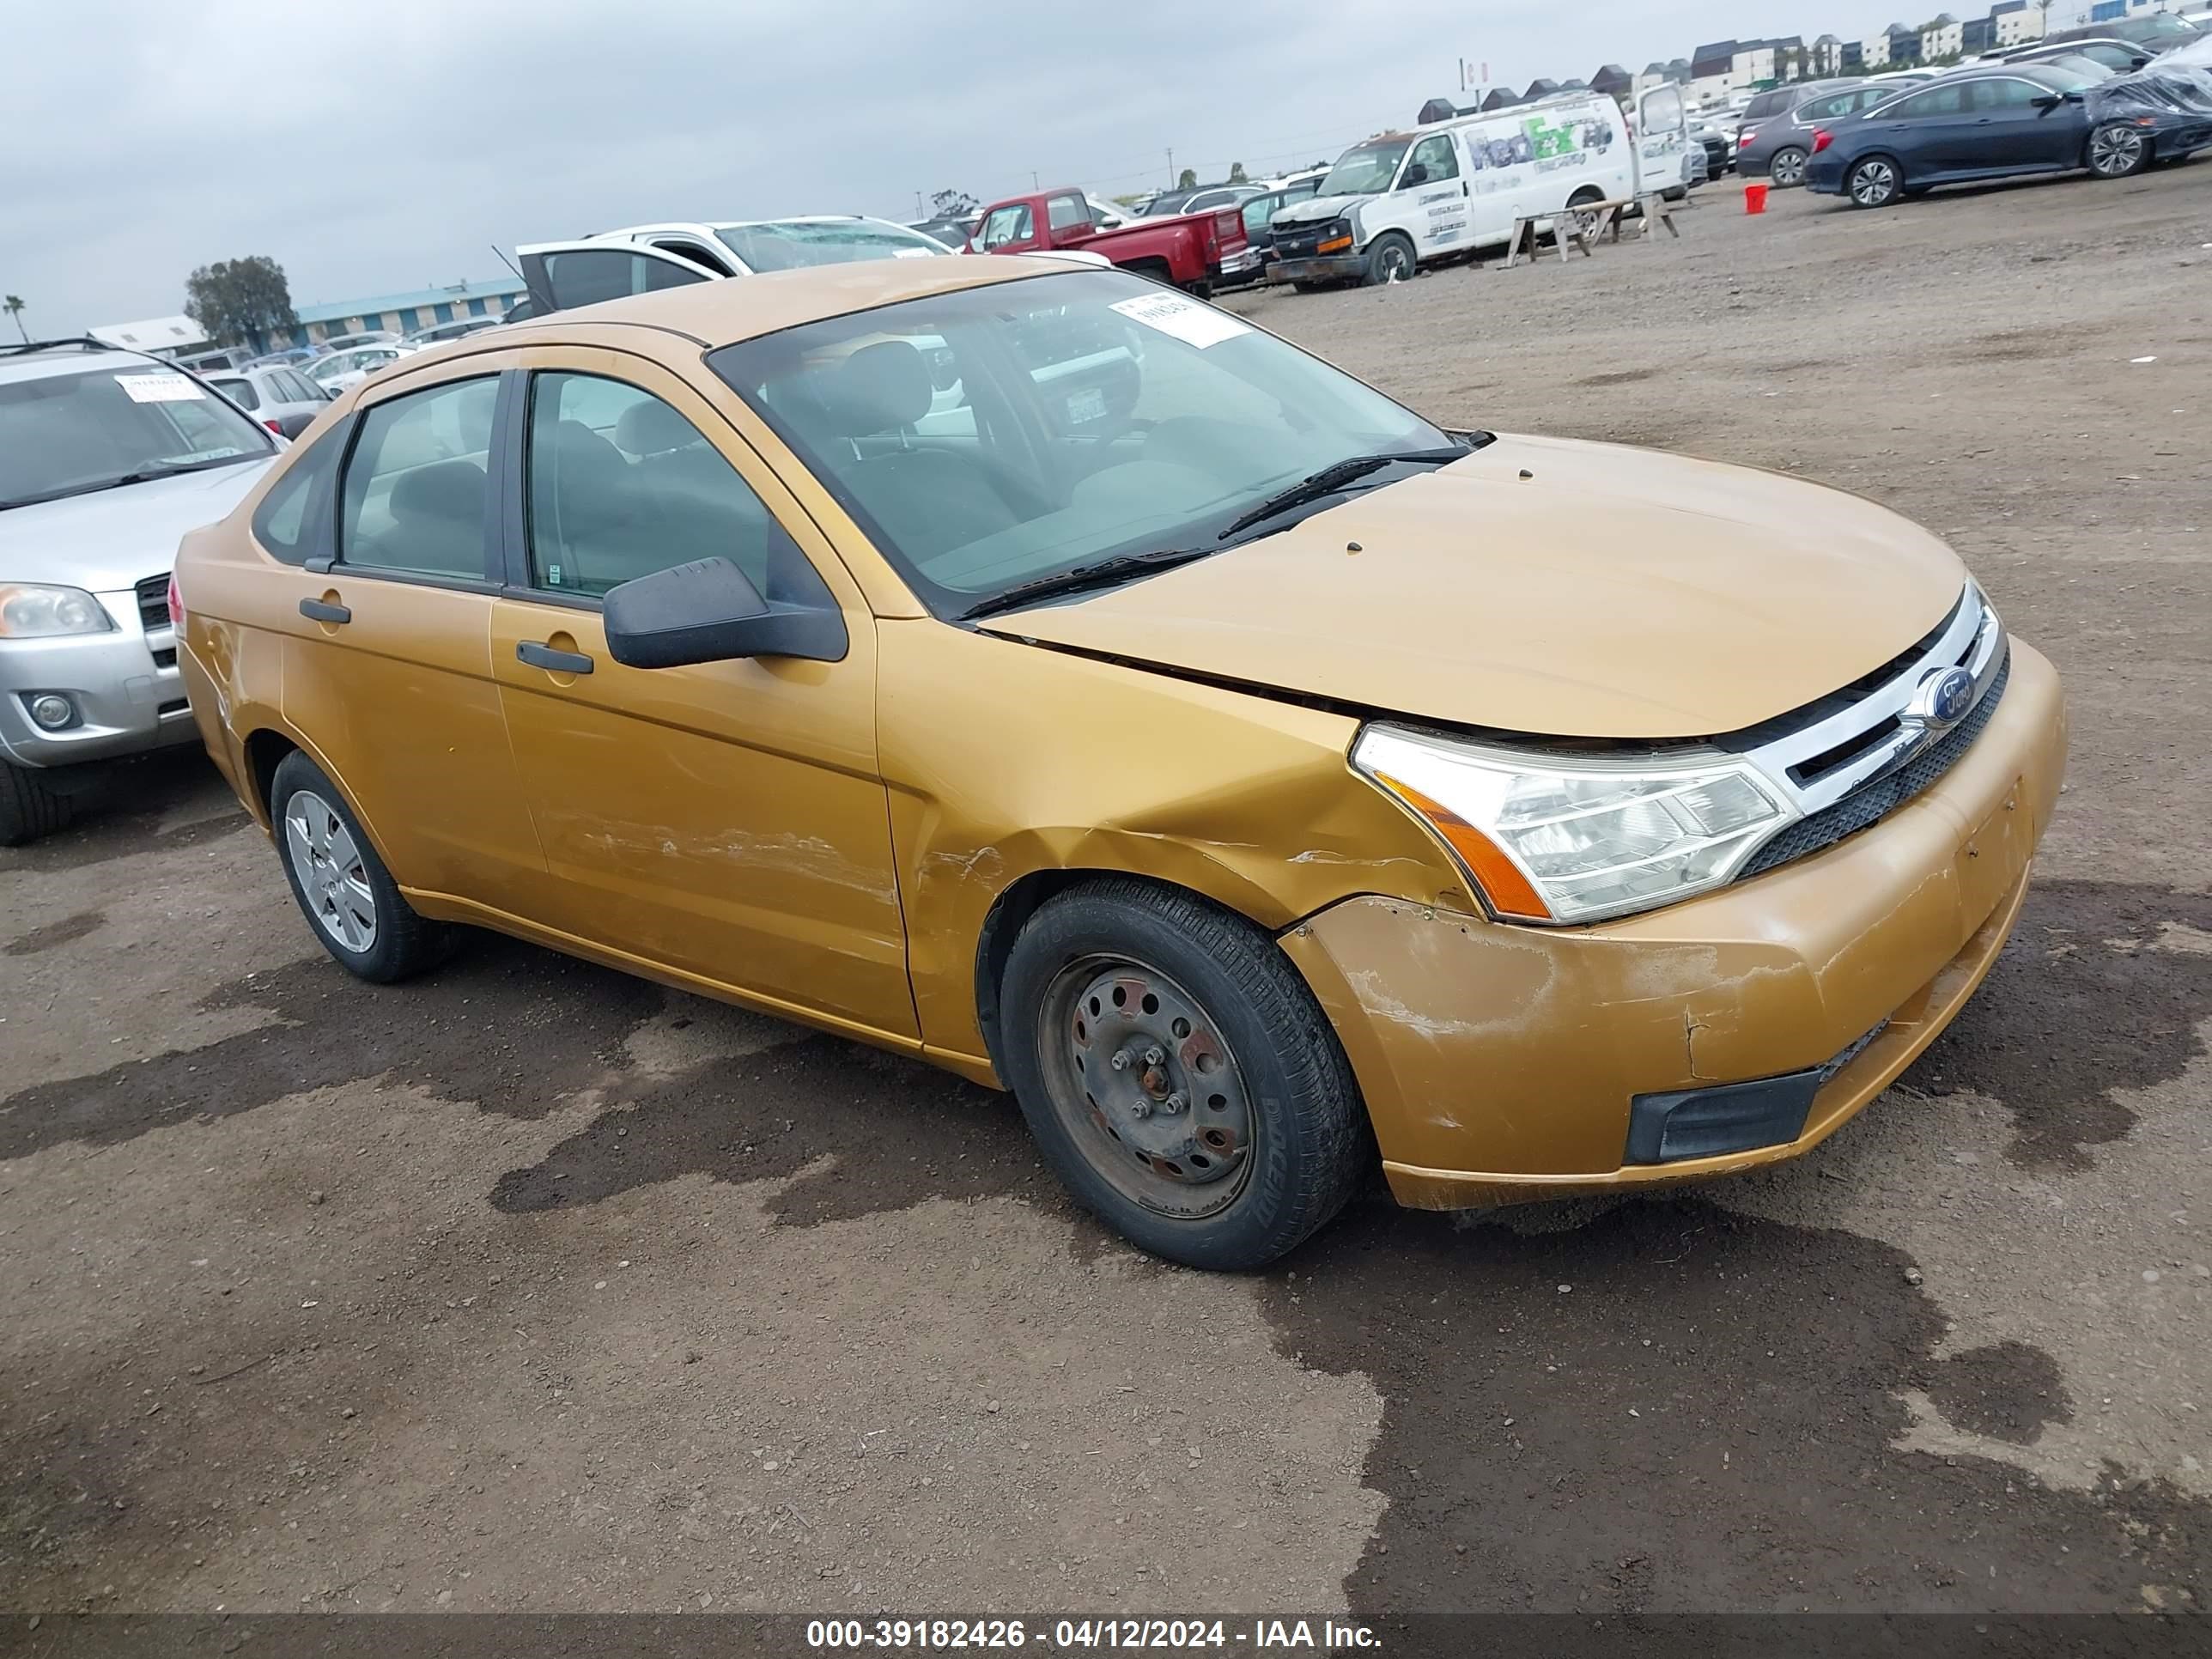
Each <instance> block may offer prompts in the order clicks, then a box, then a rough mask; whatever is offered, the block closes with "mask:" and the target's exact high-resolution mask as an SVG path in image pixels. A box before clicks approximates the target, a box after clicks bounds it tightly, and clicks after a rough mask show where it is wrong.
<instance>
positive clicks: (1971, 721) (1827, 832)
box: [1736, 652, 2012, 881]
mask: <svg viewBox="0 0 2212 1659" xmlns="http://www.w3.org/2000/svg"><path fill="white" fill-rule="evenodd" d="M2011 677H2012V656H2011V653H2009V652H2008V653H2006V655H2005V659H2004V661H2003V662H2002V664H2000V665H1998V668H1997V673H1996V678H1995V679H1994V680H1992V681H1990V689H1989V690H1987V691H1985V692H1984V693H1983V694H1982V700H1981V701H1980V702H1978V703H1976V704H1975V705H1974V708H1973V712H1972V714H1968V715H1967V716H1966V719H1965V720H1961V721H1960V722H1959V724H1958V725H1956V726H1953V727H1952V728H1951V729H1950V731H1948V732H1945V733H1944V734H1943V736H1942V738H1938V739H1937V740H1936V742H1935V743H1934V744H1931V745H1930V746H1929V747H1928V748H1926V749H1923V750H1921V751H1920V753H1919V754H1917V755H1916V756H1914V757H1912V758H1911V760H1909V761H1907V762H1906V763H1905V764H1904V765H1902V766H1900V767H1899V768H1898V769H1896V770H1895V771H1893V772H1888V773H1885V774H1883V775H1881V776H1880V777H1877V778H1875V779H1872V780H1871V781H1868V782H1866V783H1863V784H1861V785H1860V786H1859V787H1857V788H1856V789H1854V790H1853V791H1851V793H1850V794H1848V795H1845V796H1844V798H1843V799H1841V800H1839V801H1838V802H1837V803H1836V804H1835V805H1833V806H1831V807H1828V808H1826V810H1824V811H1819V812H1815V813H1814V814H1813V816H1812V817H1808V818H1804V819H1801V820H1800V821H1799V822H1797V823H1793V824H1791V825H1790V828H1788V829H1784V831H1783V832H1782V833H1781V834H1780V835H1778V836H1776V837H1775V838H1774V839H1773V840H1772V841H1770V842H1767V843H1766V845H1765V846H1764V847H1762V848H1759V851H1758V852H1756V853H1754V854H1752V858H1751V862H1750V863H1748V864H1747V865H1745V866H1744V867H1743V869H1742V871H1741V872H1740V873H1739V875H1738V876H1737V878H1736V879H1738V880H1739V881H1742V880H1747V879H1748V878H1751V877H1753V876H1756V875H1762V874H1764V873H1765V872H1767V871H1769V870H1772V869H1775V868H1777V867H1778V866H1782V865H1784V864H1788V863H1790V862H1792V861H1793V860H1797V859H1802V858H1804V857H1806V856H1808V854H1814V853H1818V852H1820V851H1822V850H1823V849H1825V848H1830V847H1833V846H1834V845H1835V844H1836V843H1837V842H1839V841H1843V840H1844V839H1845V838H1846V837H1848V836H1856V835H1857V834H1858V832H1859V831H1860V830H1862V829H1871V828H1872V827H1873V826H1874V825H1875V824H1877V823H1881V821H1882V819H1884V818H1886V817H1888V816H1889V815H1890V814H1891V813H1892V812H1894V811H1896V810H1897V809H1898V808H1899V807H1900V806H1902V805H1905V802H1907V801H1909V800H1911V799H1912V798H1913V797H1914V796H1915V795H1917V794H1918V793H1920V792H1921V791H1922V790H1923V789H1925V788H1927V787H1928V786H1929V785H1930V784H1932V783H1934V782H1935V781H1936V779H1938V778H1940V777H1942V775H1944V774H1945V773H1946V772H1948V771H1949V770H1950V769H1952V768H1953V767H1954V766H1955V765H1957V764H1958V762H1959V757H1960V756H1961V755H1963V754H1965V753H1966V750H1968V749H1970V748H1972V746H1973V743H1974V739H1975V738H1978V737H1979V736H1981V735H1982V731H1983V728H1984V727H1985V726H1988V725H1989V723H1990V718H1991V717H1992V716H1993V715H1995V714H1996V712H1997V703H1998V702H1999V701H2000V700H2001V699H2002V697H2003V696H2004V692H2005V683H2006V681H2007V680H2008V679H2010V678H2011Z"/></svg>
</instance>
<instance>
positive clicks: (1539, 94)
mask: <svg viewBox="0 0 2212 1659" xmlns="http://www.w3.org/2000/svg"><path fill="white" fill-rule="evenodd" d="M1558 90H1559V82H1557V81H1547V80H1546V79H1544V77H1543V76H1541V75H1540V76H1537V77H1536V78H1535V79H1534V80H1533V81H1531V82H1529V83H1528V91H1526V92H1524V93H1522V94H1521V100H1522V102H1523V103H1527V104H1533V103H1534V102H1535V101H1536V100H1538V99H1539V98H1549V97H1550V96H1551V95H1552V94H1553V93H1555V92H1557V91H1558Z"/></svg>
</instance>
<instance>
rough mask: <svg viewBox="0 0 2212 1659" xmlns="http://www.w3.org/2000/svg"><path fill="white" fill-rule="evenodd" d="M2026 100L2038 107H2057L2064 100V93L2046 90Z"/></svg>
mask: <svg viewBox="0 0 2212 1659" xmlns="http://www.w3.org/2000/svg"><path fill="white" fill-rule="evenodd" d="M2028 101H2029V102H2030V103H2032V104H2033V105H2034V106H2036V108H2038V109H2057V107H2058V106H2060V105H2061V104H2063V103H2064V102H2065V101H2066V95H2065V94H2063V93H2058V92H2046V93H2045V94H2043V95H2042V96H2041V97H2040V98H2032V99H2030V100H2028Z"/></svg>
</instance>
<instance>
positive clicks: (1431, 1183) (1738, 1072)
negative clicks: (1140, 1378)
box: [1282, 640, 2066, 1209]
mask: <svg viewBox="0 0 2212 1659" xmlns="http://www.w3.org/2000/svg"><path fill="white" fill-rule="evenodd" d="M2012 649H2013V669H2012V681H2011V684H2010V687H2009V688H2008V691H2007V694H2006V696H2005V700H2004V702H2003V703H2002V706H2001V707H2000V708H1998V710H1997V712H1996V716H1995V717H1994V718H1993V719H1992V720H1990V724H1989V726H1988V728H1987V729H1986V730H1985V731H1984V732H1983V733H1982V735H1981V737H1980V738H1979V739H1978V741H1977V742H1976V743H1975V744H1973V746H1972V748H1971V749H1969V750H1967V751H1966V755H1965V756H1964V757H1962V758H1961V759H1960V761H1959V762H1958V763H1957V764H1956V765H1954V767H1952V769H1950V770H1949V771H1948V773H1946V774H1945V775H1943V777H1942V779H1940V780H1939V781H1937V782H1936V783H1935V784H1933V785H1932V786H1930V787H1929V788H1928V789H1927V790H1925V791H1924V792H1923V793H1921V794H1920V795H1918V796H1917V797H1915V798H1914V799H1912V800H1911V802H1909V803H1908V804H1907V805H1904V806H1902V807H1900V808H1899V809H1898V810H1897V811H1894V812H1893V813H1891V814H1890V815H1889V816H1888V817H1887V818H1885V819H1883V820H1882V821H1881V823H1877V824H1875V826H1874V827H1872V828H1871V829H1866V830H1863V831H1862V832H1861V833H1860V834H1858V835H1857V836H1852V837H1851V838H1850V839H1849V840H1846V841H1844V842H1839V843H1838V844H1837V845H1836V846H1834V847H1832V848H1828V849H1827V850H1826V851H1825V852H1821V853H1818V854H1814V855H1812V856H1810V857H1807V858H1803V859H1800V860H1797V861H1796V862H1795V863H1791V864H1789V865H1785V866H1782V867H1781V868H1779V869H1777V870H1774V871H1772V872H1769V873H1767V874H1765V875H1763V876H1759V877H1758V878H1754V879H1752V880H1748V881H1743V882H1740V883H1738V884H1735V885H1734V886H1732V887H1729V888H1725V889H1723V890H1721V891H1719V892H1717V893H1712V894H1709V895H1707V896H1704V897H1702V898H1697V899H1692V900H1689V901H1686V902H1683V903H1680V904H1677V905H1673V906H1670V907H1669V908H1666V909H1663V910H1657V911H1653V912H1650V913H1649V914H1646V915H1640V916H1633V917H1629V918H1627V919H1626V920H1624V921H1617V922H1608V923H1603V924H1601V925H1598V926H1595V927H1581V928H1562V929H1556V930H1553V929H1539V928H1528V927H1506V926H1500V925H1497V924H1493V923H1490V922H1486V921H1481V920H1479V919H1476V918H1472V917H1468V916H1463V915H1453V914H1451V913H1449V912H1446V911H1439V910H1433V909H1428V908H1423V907H1421V906H1418V905H1413V904H1407V903H1405V902H1401V901H1397V900H1392V899H1384V898H1373V897H1370V898H1360V899H1352V900H1349V901H1347V902H1345V903H1342V904H1340V905H1337V906H1336V907H1334V908H1332V909H1329V910H1327V911H1324V912H1323V913H1322V914H1321V915H1317V916H1315V917H1313V918H1312V919H1311V920H1310V921H1307V922H1304V923H1303V924H1301V925H1300V926H1298V927H1295V928H1293V929H1291V932H1290V933H1288V934H1286V935H1285V937H1284V939H1283V941H1282V942H1283V945H1284V947H1285V950H1286V951H1288V952H1289V954H1290V956H1291V960H1292V961H1293V962H1294V963H1296V964H1297V967H1298V969H1299V970H1300V972H1301V973H1303V974H1304V976H1305V978H1306V981H1307V983H1308V984H1309V985H1310V986H1311V987H1313V990H1314V992H1315V994H1316V996H1317V997H1318V998H1319V999H1320V1000H1321V1003H1322V1007H1323V1008H1324V1009H1325V1010H1326V1011H1327V1012H1328V1017H1329V1019H1330V1021H1331V1023H1332V1024H1334V1027H1335V1029H1336V1031H1337V1034H1338V1036H1340V1038H1341V1039H1342V1040H1343V1042H1344V1045H1345V1049H1346V1054H1348V1055H1349V1056H1350V1058H1351V1060H1352V1069H1353V1071H1354V1073H1356V1074H1357V1075H1358V1079H1359V1085H1360V1088H1361V1090H1362V1091H1363V1093H1364V1096H1365V1097H1366V1101H1367V1108H1368V1113H1369V1115H1370V1118H1371V1119H1372V1121H1373V1123H1374V1127H1375V1133H1376V1139H1377V1141H1378V1142H1379V1143H1380V1145H1381V1147H1382V1151H1383V1160H1384V1162H1383V1168H1384V1172H1385V1174H1386V1175H1387V1176H1388V1177H1389V1182H1390V1186H1391V1189H1392V1191H1393V1192H1394V1193H1395V1194H1396V1195H1397V1197H1398V1199H1399V1200H1400V1201H1401V1203H1405V1204H1409V1205H1413V1206H1418V1207H1421V1208H1425V1209H1459V1208H1466V1207H1469V1206H1477V1205H1483V1204H1494V1203H1501V1202H1510V1201H1513V1200H1525V1199H1537V1198H1550V1197H1556V1196H1560V1195H1564V1194H1571V1193H1577V1192H1591V1191H1605V1190H1617V1189H1621V1188H1631V1187H1643V1186H1650V1185H1656V1184H1660V1183H1663V1182H1677V1181H1684V1180H1690V1179H1695V1178H1698V1177H1701V1176H1713V1175H1722V1174H1727V1173H1730V1172H1733V1171H1735V1170H1744V1169H1749V1168H1752V1167H1754V1166H1755V1165H1758V1164H1768V1163H1773V1162H1776V1161H1778V1160H1780V1159H1783V1158H1792V1157H1795V1156H1796V1155H1797V1154H1799V1153H1801V1152H1806V1151H1808V1150H1809V1149H1810V1148H1812V1147H1813V1146H1817V1145H1818V1144H1819V1143H1820V1141H1822V1140H1823V1139H1826V1138H1827V1136H1829V1135H1830V1134H1832V1133H1834V1132H1835V1130H1836V1129H1838V1127H1841V1126H1842V1125H1843V1124H1844V1122H1846V1121H1848V1120H1850V1118H1851V1117H1852V1116H1853V1115H1856V1114H1857V1112H1858V1111H1859V1110H1860V1109H1861V1108H1863V1107H1864V1106H1865V1105H1866V1104H1867V1103H1868V1102H1869V1101H1871V1100H1872V1099H1873V1098H1874V1097H1875V1096H1876V1095H1878V1094H1880V1093H1881V1091H1882V1090H1883V1089H1885V1088H1887V1086H1888V1085H1889V1084H1890V1082H1891V1081H1892V1080H1893V1079H1895V1078H1896V1076H1897V1075H1898V1073H1900V1072H1902V1071H1903V1070H1904V1069H1905V1066H1907V1065H1909V1064H1910V1063H1911V1061H1912V1060H1913V1059H1914V1058H1915V1057H1916V1056H1917V1054H1919V1053H1920V1052H1921V1050H1922V1049H1923V1048H1926V1047H1927V1046H1928V1044H1929V1042H1932V1041H1934V1039H1935V1037H1936V1033H1937V1032H1939V1031H1941V1030H1942V1029H1943V1027H1944V1026H1945V1025H1947V1024H1949V1023H1950V1021H1951V1020H1952V1018H1954V1016H1955V1015H1956V1014H1957V1013H1958V1012H1959V1010H1960V1008H1961V1007H1962V1006H1965V1003H1966V999H1967V998H1968V997H1969V996H1970V995H1971V994H1972V992H1973V990H1974V987H1976V986H1978V984H1980V982H1981V981H1982V978H1983V976H1984V975H1985V974H1986V973H1987V972H1988V971H1989V968H1990V963H1992V962H1993V961H1994V960H1995V959H1996V953H1997V951H1998V950H1999V949H2000V947H2002V945H2003V943H2004V940H2005V938H2006V935H2007V934H2008V933H2009V932H2010V931H2011V929H2012V927H2013V924H2014V921H2015V920H2016V919H2017V917H2018V915H2019V914H2020V908H2021V903H2022V902H2023V900H2024V899H2025V897H2026V896H2027V878H2028V870H2029V866H2030V863H2031V860H2032V858H2033V854H2034V850H2035V845H2036V842H2037V841H2038V840H2039V838H2040V836H2041V835H2042V832H2043V829H2044V828H2045V825H2046V824H2047V823H2049V821H2050V817H2051V809H2052V807H2053V806H2054V805H2055V804H2056V802H2057V798H2058V788H2059V783H2060V781H2061V778H2062V776H2063V772H2064V769H2065V751H2066V720H2065V709H2064V704H2063V701H2062V699H2061V696H2060V694H2059V687H2058V677H2057V673H2056V672H2055V671H2053V670H2052V668H2051V665H2050V663H2049V662H2047V661H2046V660H2045V659H2044V658H2043V657H2041V656H2040V655H2039V654H2038V653H2036V652H2034V651H2033V650H2031V649H2029V648H2028V647H2026V646H2024V645H2022V644H2021V643H2020V642H2019V641H2017V640H2015V641H2013V647H2012ZM1885 1022H1887V1023H1886V1024H1885ZM1869 1033H1873V1034H1874V1035H1873V1036H1872V1037H1871V1040H1869V1041H1863V1040H1864V1039H1867V1038H1868V1037H1869ZM1862 1042H1863V1046H1859V1047H1857V1048H1855V1047H1854V1045H1859V1044H1862ZM1839 1058H1840V1059H1841V1060H1842V1061H1843V1063H1842V1064H1841V1065H1840V1066H1838V1067H1837V1068H1836V1069H1835V1070H1834V1071H1833V1072H1832V1074H1831V1075H1829V1076H1827V1077H1826V1079H1823V1080H1820V1081H1819V1083H1818V1085H1817V1088H1816V1089H1814V1090H1813V1091H1812V1092H1811V1099H1810V1104H1809V1106H1808V1107H1807V1108H1806V1109H1805V1110H1804V1112H1803V1115H1802V1125H1801V1126H1800V1127H1798V1128H1797V1132H1796V1133H1795V1135H1794V1136H1793V1137H1792V1138H1791V1139H1787V1140H1784V1141H1782V1142H1779V1143H1778V1144H1775V1145H1771V1146H1759V1147H1756V1148H1754V1149H1753V1150H1750V1151H1745V1152H1728V1153H1724V1154H1722V1155H1720V1156H1717V1157H1705V1158H1694V1157H1693V1158H1680V1159H1676V1160H1674V1161H1671V1162H1648V1161H1638V1157H1639V1155H1640V1156H1641V1157H1644V1158H1650V1156H1651V1155H1652V1154H1651V1152H1650V1148H1649V1147H1648V1146H1645V1147H1632V1145H1631V1139H1632V1128H1633V1127H1634V1125H1633V1124H1632V1118H1633V1117H1634V1116H1635V1112H1634V1108H1633V1104H1632V1103H1633V1102H1634V1101H1635V1099H1636V1097H1638V1096H1644V1097H1647V1098H1648V1097H1652V1096H1654V1095H1664V1094H1668V1093H1670V1092H1681V1093H1692V1094H1702V1093H1705V1092H1707V1091H1711V1090H1712V1089H1713V1087H1714V1085H1729V1084H1736V1083H1743V1082H1749V1081H1753V1080H1756V1079H1785V1078H1788V1077H1790V1076H1791V1075H1792V1074H1796V1073H1806V1072H1808V1071H1814V1070H1816V1069H1819V1068H1826V1067H1828V1066H1832V1065H1833V1064H1834V1063H1835V1062H1836V1061H1838V1059H1839Z"/></svg>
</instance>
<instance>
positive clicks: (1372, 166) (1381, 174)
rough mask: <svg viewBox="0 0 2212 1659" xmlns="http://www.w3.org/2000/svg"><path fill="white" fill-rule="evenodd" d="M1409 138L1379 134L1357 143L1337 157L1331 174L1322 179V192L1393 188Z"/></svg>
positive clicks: (1361, 192) (1362, 192)
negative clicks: (1366, 141)
mask: <svg viewBox="0 0 2212 1659" xmlns="http://www.w3.org/2000/svg"><path fill="white" fill-rule="evenodd" d="M1411 143H1413V140H1412V139H1410V138H1377V139H1375V140H1374V141H1373V142H1371V143H1364V144H1354V145H1353V146H1352V148H1351V149H1348V150H1346V151H1345V152H1344V154H1343V155H1340V156H1338V157H1337V158H1336V165H1335V166H1334V167H1331V168H1330V169H1329V170H1328V178H1326V179H1322V181H1321V189H1320V190H1319V191H1316V192H1315V193H1316V195H1321V196H1373V195H1376V194H1379V193H1380V192H1381V191H1386V190H1388V189H1389V188H1390V181H1391V180H1392V179H1395V178H1396V177H1397V176H1398V163H1399V162H1400V161H1403V160H1404V159H1405V155H1406V149H1407V146H1408V145H1409V144H1411Z"/></svg>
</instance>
